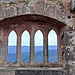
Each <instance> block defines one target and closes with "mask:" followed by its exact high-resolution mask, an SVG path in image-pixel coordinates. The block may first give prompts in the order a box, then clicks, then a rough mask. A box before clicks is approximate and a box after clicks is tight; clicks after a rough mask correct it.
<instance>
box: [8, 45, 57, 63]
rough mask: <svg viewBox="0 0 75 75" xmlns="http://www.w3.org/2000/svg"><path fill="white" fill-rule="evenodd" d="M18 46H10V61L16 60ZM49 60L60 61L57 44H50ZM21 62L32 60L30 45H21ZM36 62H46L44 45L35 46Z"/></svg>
mask: <svg viewBox="0 0 75 75" xmlns="http://www.w3.org/2000/svg"><path fill="white" fill-rule="evenodd" d="M16 49H17V48H16V46H8V62H16V59H17V54H16ZM48 61H49V62H58V48H57V46H56V45H54V46H48ZM21 62H30V46H21ZM34 62H44V48H43V46H35V47H34Z"/></svg>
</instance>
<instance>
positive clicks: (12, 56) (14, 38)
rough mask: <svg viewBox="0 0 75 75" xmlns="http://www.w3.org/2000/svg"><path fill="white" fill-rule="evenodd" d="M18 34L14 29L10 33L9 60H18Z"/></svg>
mask: <svg viewBox="0 0 75 75" xmlns="http://www.w3.org/2000/svg"><path fill="white" fill-rule="evenodd" d="M16 46H17V34H16V32H15V31H14V30H12V31H11V32H10V33H9V35H8V62H16Z"/></svg>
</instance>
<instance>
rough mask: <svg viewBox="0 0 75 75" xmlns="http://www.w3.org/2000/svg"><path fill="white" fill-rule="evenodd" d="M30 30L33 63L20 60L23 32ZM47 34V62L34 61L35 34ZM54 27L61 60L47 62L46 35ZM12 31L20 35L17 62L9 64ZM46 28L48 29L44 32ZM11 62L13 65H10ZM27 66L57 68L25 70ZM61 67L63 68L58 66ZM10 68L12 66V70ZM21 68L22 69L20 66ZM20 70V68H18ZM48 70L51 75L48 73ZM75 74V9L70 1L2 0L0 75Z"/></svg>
mask: <svg viewBox="0 0 75 75" xmlns="http://www.w3.org/2000/svg"><path fill="white" fill-rule="evenodd" d="M25 29H28V31H29V33H30V35H31V40H32V41H31V62H30V63H21V62H20V60H21V59H20V55H19V54H20V45H21V44H20V43H19V42H21V40H20V39H21V38H20V36H21V34H22V32H23V31H24V30H25ZM37 29H40V30H41V31H42V32H43V33H44V38H45V39H44V41H45V42H44V47H45V56H44V59H45V63H40V65H39V64H38V63H37V64H35V63H34V62H33V57H34V56H33V53H34V52H33V46H34V43H33V42H34V39H33V38H34V33H35V31H36V30H37ZM51 29H55V31H56V33H57V36H58V49H59V53H58V54H59V62H58V63H48V62H47V58H48V57H47V51H46V49H47V42H48V41H47V38H46V36H47V34H48V31H49V30H51ZM11 30H15V31H16V33H17V35H18V46H17V49H18V51H17V63H9V64H8V63H7V54H8V53H7V52H8V51H7V50H8V49H7V43H8V40H7V37H8V35H9V33H10V31H11ZM44 30H46V31H44ZM11 65H12V66H11ZM25 67H27V68H28V67H42V68H43V67H48V68H53V69H54V68H55V69H54V70H48V71H47V70H44V71H40V70H39V71H38V70H33V71H31V70H29V71H26V70H24V69H23V70H22V68H25ZM60 67H62V70H61V71H60V70H57V69H56V68H60ZM8 68H13V69H12V70H11V71H10V70H9V69H8ZM20 68H21V69H20ZM18 69H20V70H18ZM47 72H48V74H46V73H47ZM21 73H22V75H24V74H26V75H30V74H33V73H34V74H33V75H38V74H39V75H49V74H50V75H75V11H71V0H0V75H4V74H5V75H21Z"/></svg>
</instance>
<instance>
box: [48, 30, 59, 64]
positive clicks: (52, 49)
mask: <svg viewBox="0 0 75 75" xmlns="http://www.w3.org/2000/svg"><path fill="white" fill-rule="evenodd" d="M57 49H58V46H57V34H56V32H55V31H54V30H51V31H50V32H49V34H48V62H51V63H53V62H58V50H57Z"/></svg>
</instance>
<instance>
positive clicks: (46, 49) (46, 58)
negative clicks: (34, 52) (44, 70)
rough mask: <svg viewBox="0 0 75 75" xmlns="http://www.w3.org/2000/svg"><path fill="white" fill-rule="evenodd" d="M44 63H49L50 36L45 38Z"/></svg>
mask: <svg viewBox="0 0 75 75" xmlns="http://www.w3.org/2000/svg"><path fill="white" fill-rule="evenodd" d="M44 62H45V64H46V65H47V63H48V36H46V35H45V36H44Z"/></svg>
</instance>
